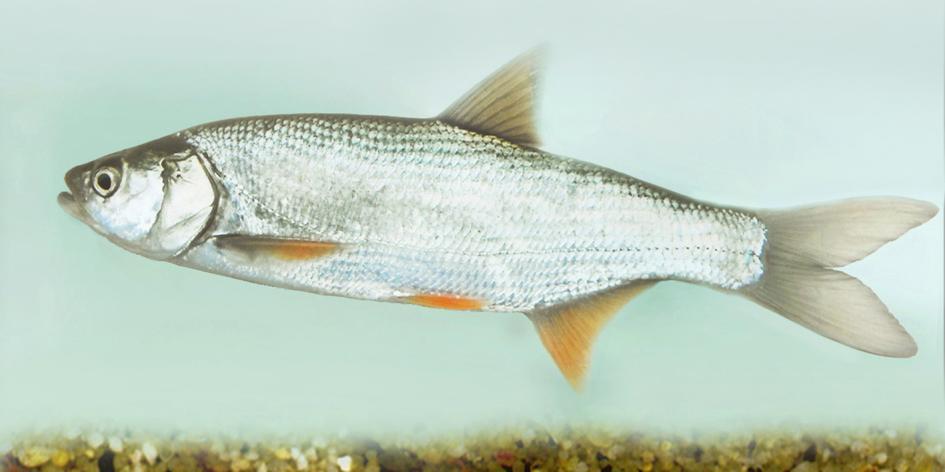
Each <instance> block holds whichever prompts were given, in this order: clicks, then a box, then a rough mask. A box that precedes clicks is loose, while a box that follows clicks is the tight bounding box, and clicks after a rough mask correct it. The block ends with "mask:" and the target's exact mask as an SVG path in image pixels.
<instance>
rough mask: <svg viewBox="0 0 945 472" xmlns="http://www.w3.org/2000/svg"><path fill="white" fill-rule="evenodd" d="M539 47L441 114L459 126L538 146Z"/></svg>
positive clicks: (481, 83)
mask: <svg viewBox="0 0 945 472" xmlns="http://www.w3.org/2000/svg"><path fill="white" fill-rule="evenodd" d="M540 62H541V53H540V51H538V50H536V51H531V52H528V53H525V54H523V55H522V56H519V57H518V58H516V59H514V60H513V61H512V62H510V63H508V64H506V65H505V66H503V67H502V68H501V69H499V70H498V71H496V72H495V73H493V74H492V75H490V76H489V77H487V78H486V79H485V80H483V81H482V82H480V83H479V84H478V85H476V86H475V87H474V88H473V89H472V90H470V91H469V92H468V93H466V95H464V96H463V97H462V98H460V99H459V100H457V101H456V102H455V103H453V104H452V105H451V106H450V107H449V108H447V109H446V111H445V112H443V113H442V114H441V115H440V116H439V117H438V118H439V119H440V120H443V121H445V122H447V123H450V124H454V125H456V126H459V127H460V128H464V129H468V130H471V131H476V132H479V133H483V134H491V135H493V136H498V137H500V138H503V139H506V140H508V141H511V142H513V143H516V144H521V145H524V146H538V144H539V139H538V132H537V131H536V129H535V103H536V101H537V97H536V95H537V90H538V87H537V86H536V77H537V75H538V69H539V64H540Z"/></svg>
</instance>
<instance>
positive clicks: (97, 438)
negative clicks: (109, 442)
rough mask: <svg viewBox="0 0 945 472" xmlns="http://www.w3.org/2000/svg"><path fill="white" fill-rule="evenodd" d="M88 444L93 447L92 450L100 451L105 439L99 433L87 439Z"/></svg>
mask: <svg viewBox="0 0 945 472" xmlns="http://www.w3.org/2000/svg"><path fill="white" fill-rule="evenodd" d="M86 442H88V443H89V446H92V449H98V447H99V446H101V445H102V444H103V443H104V442H105V437H104V436H102V435H101V434H99V433H92V434H90V435H89V437H88V438H86Z"/></svg>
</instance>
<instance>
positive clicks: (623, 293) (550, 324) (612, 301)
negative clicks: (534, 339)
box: [527, 280, 656, 390]
mask: <svg viewBox="0 0 945 472" xmlns="http://www.w3.org/2000/svg"><path fill="white" fill-rule="evenodd" d="M655 283H656V281H650V280H646V281H639V282H634V283H631V284H629V285H624V286H620V287H616V288H612V289H608V290H605V291H602V292H598V293H595V294H593V295H589V296H586V297H583V298H579V299H577V300H573V301H570V302H567V303H564V304H561V305H555V306H552V307H548V308H542V309H539V310H535V311H532V312H531V313H527V316H528V318H529V319H531V320H532V323H534V324H535V329H536V330H538V335H539V337H541V342H542V343H543V344H544V345H545V348H546V349H547V350H548V353H549V354H551V358H552V359H554V361H555V364H557V365H558V369H560V370H561V373H562V374H564V376H565V378H567V380H568V382H569V383H570V384H571V386H572V387H574V389H575V390H580V389H581V386H582V383H583V380H584V375H585V372H586V371H587V366H588V365H589V363H590V362H589V361H590V354H591V346H592V345H593V343H594V340H595V339H596V338H597V333H599V332H600V329H601V328H602V327H603V326H604V324H605V323H607V321H609V320H610V318H612V317H613V316H614V314H616V313H617V311H619V310H620V308H621V307H622V306H624V305H625V304H626V303H627V302H629V301H630V300H631V299H633V297H635V296H637V295H639V294H640V293H642V292H643V291H644V290H646V289H648V288H650V287H652V286H653V285H654V284H655Z"/></svg>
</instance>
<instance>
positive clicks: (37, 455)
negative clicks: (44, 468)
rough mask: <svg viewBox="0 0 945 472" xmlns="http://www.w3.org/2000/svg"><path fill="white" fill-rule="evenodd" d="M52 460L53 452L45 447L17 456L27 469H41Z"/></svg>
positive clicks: (29, 450)
mask: <svg viewBox="0 0 945 472" xmlns="http://www.w3.org/2000/svg"><path fill="white" fill-rule="evenodd" d="M51 458H52V451H50V450H49V449H46V448H45V447H31V448H29V449H27V450H25V451H23V453H22V454H20V455H18V456H17V459H19V460H20V463H21V464H23V465H25V466H26V467H39V466H41V465H43V464H45V463H47V462H49V459H51Z"/></svg>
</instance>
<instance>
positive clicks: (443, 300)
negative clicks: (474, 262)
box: [400, 294, 486, 310]
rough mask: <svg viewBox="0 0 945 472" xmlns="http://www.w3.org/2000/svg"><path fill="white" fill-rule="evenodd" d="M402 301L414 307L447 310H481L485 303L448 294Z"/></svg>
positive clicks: (415, 296)
mask: <svg viewBox="0 0 945 472" xmlns="http://www.w3.org/2000/svg"><path fill="white" fill-rule="evenodd" d="M400 300H402V301H404V302H407V303H413V304H414V305H420V306H426V307H430V308H443V309H446V310H481V309H482V307H484V306H486V304H485V302H483V301H482V300H479V299H477V298H472V297H463V296H459V295H446V294H418V295H411V296H409V297H403V298H401V299H400Z"/></svg>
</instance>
